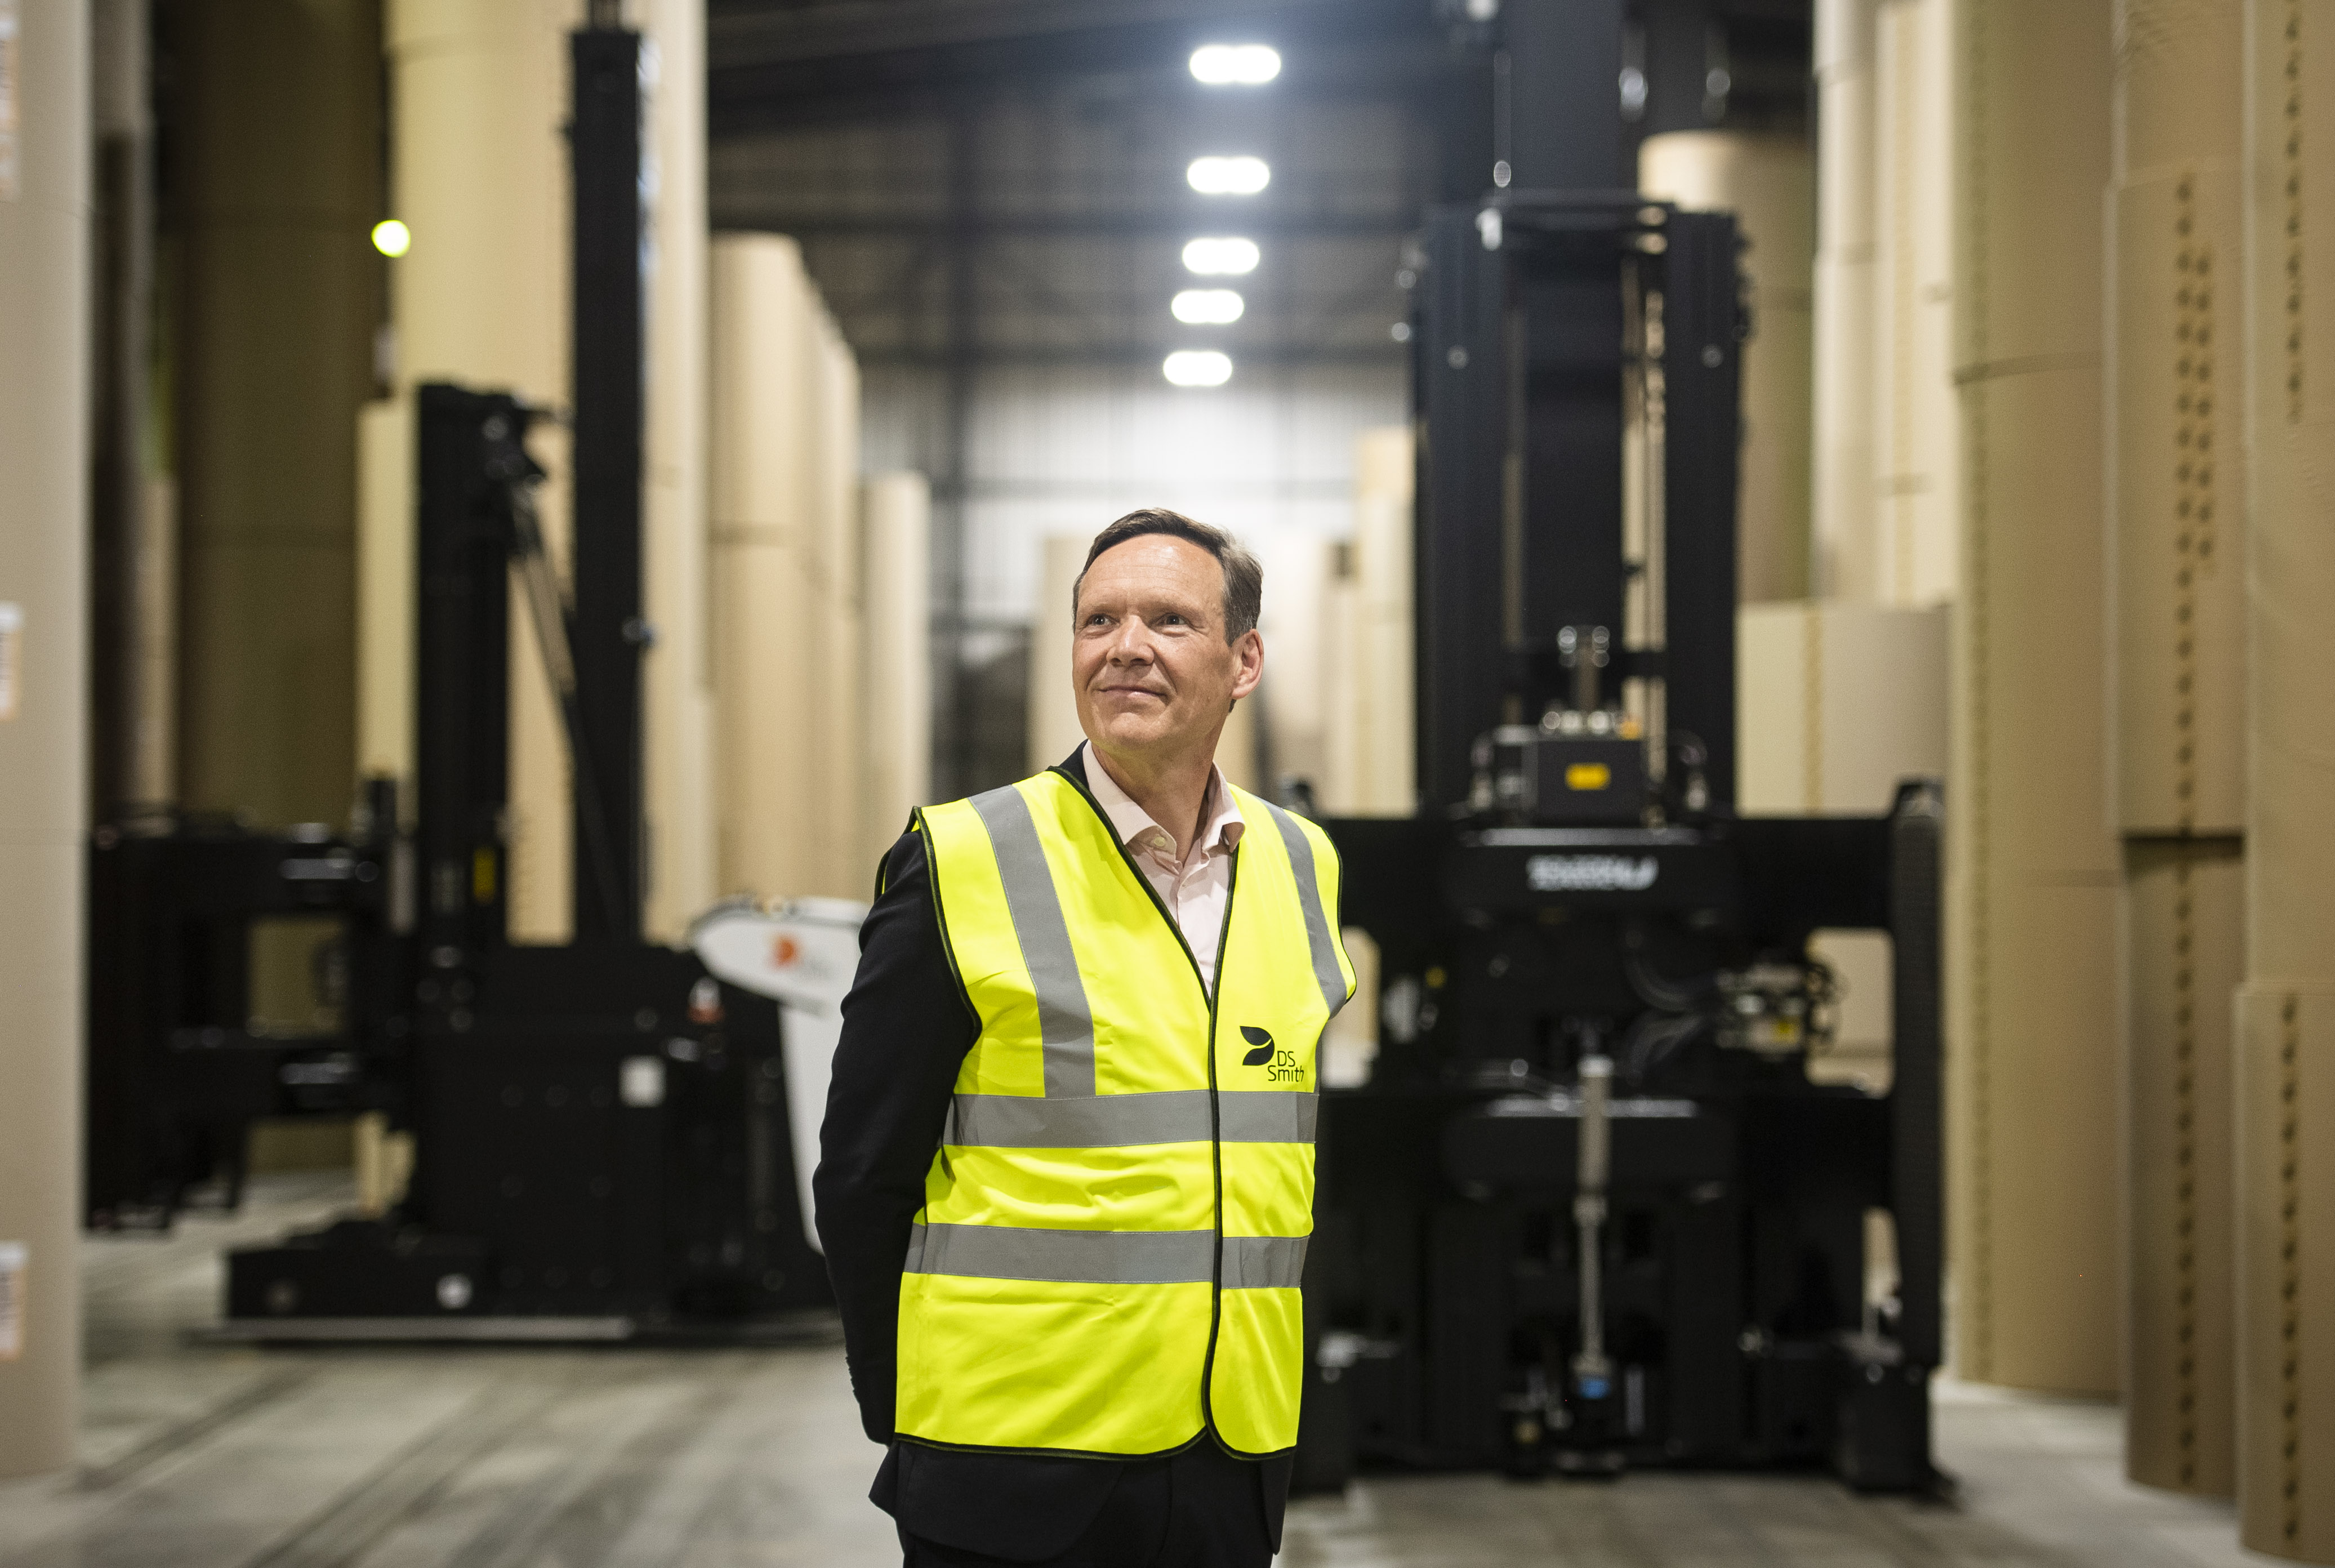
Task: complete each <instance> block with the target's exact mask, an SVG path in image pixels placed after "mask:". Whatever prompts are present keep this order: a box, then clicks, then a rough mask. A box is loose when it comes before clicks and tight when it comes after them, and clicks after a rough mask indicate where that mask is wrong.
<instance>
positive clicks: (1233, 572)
mask: <svg viewBox="0 0 2335 1568" xmlns="http://www.w3.org/2000/svg"><path fill="white" fill-rule="evenodd" d="M1146 534H1166V535H1168V537H1171V538H1177V539H1188V540H1190V541H1191V542H1192V543H1193V544H1196V545H1197V546H1199V547H1200V548H1202V549H1204V550H1206V551H1207V552H1208V554H1210V555H1212V556H1214V557H1216V565H1218V566H1222V567H1223V568H1224V570H1225V641H1226V642H1227V643H1237V642H1239V641H1240V640H1241V639H1242V638H1243V637H1245V636H1247V635H1248V634H1250V633H1251V632H1254V631H1255V630H1256V619H1257V616H1258V615H1259V614H1261V613H1262V612H1263V610H1264V567H1263V566H1259V565H1258V564H1257V559H1256V557H1255V556H1252V555H1250V554H1249V553H1248V551H1247V550H1246V549H1245V548H1243V547H1242V546H1241V542H1240V541H1239V540H1238V539H1235V538H1234V537H1232V536H1231V535H1230V534H1228V533H1226V532H1225V530H1224V529H1222V528H1216V526H1214V525H1213V524H1209V523H1204V522H1201V521H1200V520H1199V519H1198V518H1187V517H1186V516H1185V515H1184V514H1183V513H1181V512H1171V511H1169V510H1168V508H1166V507H1144V508H1140V509H1139V510H1137V511H1132V512H1129V513H1128V514H1127V516H1125V517H1123V518H1119V520H1118V521H1117V522H1115V523H1113V524H1111V525H1110V526H1109V528H1105V529H1103V531H1102V532H1100V533H1099V534H1097V535H1096V536H1095V537H1094V543H1093V544H1091V545H1090V546H1088V547H1087V564H1086V565H1085V566H1080V568H1079V576H1078V581H1076V582H1074V583H1072V584H1071V619H1072V620H1073V621H1075V620H1076V619H1077V618H1078V614H1079V593H1080V590H1081V589H1083V588H1084V587H1085V586H1086V585H1087V573H1089V572H1090V571H1091V570H1093V569H1094V564H1095V559H1096V557H1099V556H1100V555H1101V554H1102V553H1103V552H1104V551H1105V550H1108V549H1110V548H1112V547H1115V546H1118V545H1123V544H1125V543H1127V541H1128V540H1129V539H1139V538H1141V537H1143V536H1144V535H1146Z"/></svg>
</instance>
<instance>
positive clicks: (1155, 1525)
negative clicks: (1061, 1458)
mask: <svg viewBox="0 0 2335 1568" xmlns="http://www.w3.org/2000/svg"><path fill="white" fill-rule="evenodd" d="M1080 1463H1081V1465H1082V1466H1083V1465H1085V1464H1093V1465H1097V1466H1099V1467H1100V1469H1101V1470H1102V1471H1103V1472H1105V1473H1106V1474H1107V1475H1108V1476H1109V1481H1108V1484H1107V1486H1108V1490H1107V1494H1106V1495H1104V1497H1103V1498H1102V1500H1101V1506H1100V1509H1098V1510H1097V1511H1096V1513H1095V1514H1094V1515H1093V1522H1092V1523H1091V1524H1088V1525H1087V1527H1086V1529H1085V1530H1084V1531H1083V1532H1082V1533H1080V1534H1079V1535H1078V1536H1077V1537H1076V1538H1075V1539H1074V1540H1072V1541H1071V1544H1070V1545H1069V1547H1068V1548H1066V1549H1065V1550H1063V1551H1061V1552H1059V1553H1054V1554H1053V1555H1051V1556H1043V1557H1035V1558H1024V1557H998V1556H992V1555H990V1554H988V1553H981V1552H974V1551H969V1550H967V1549H965V1548H964V1547H961V1546H952V1545H948V1544H945V1543H943V1542H940V1541H935V1540H932V1539H929V1538H927V1537H925V1536H923V1535H918V1534H912V1533H911V1532H910V1531H909V1530H908V1528H907V1526H906V1525H905V1524H904V1525H902V1526H901V1527H900V1546H901V1550H902V1551H903V1553H905V1554H906V1556H905V1565H906V1568H1008V1565H1009V1564H1010V1565H1012V1568H1268V1565H1269V1564H1270V1563H1272V1561H1273V1553H1274V1545H1275V1542H1274V1537H1275V1536H1277V1535H1278V1534H1280V1531H1279V1530H1278V1529H1276V1528H1274V1525H1275V1524H1278V1523H1279V1517H1278V1516H1279V1515H1280V1513H1281V1503H1282V1498H1281V1497H1280V1496H1278V1495H1271V1496H1269V1495H1267V1494H1268V1492H1282V1491H1285V1489H1286V1486H1287V1476H1286V1473H1285V1472H1286V1466H1285V1465H1283V1466H1278V1467H1277V1469H1276V1473H1275V1474H1274V1475H1272V1476H1268V1474H1267V1472H1268V1469H1270V1468H1275V1467H1274V1466H1268V1465H1265V1464H1258V1463H1255V1462H1253V1461H1250V1460H1245V1459H1235V1458H1234V1457H1232V1456H1230V1455H1229V1454H1226V1452H1225V1451H1224V1450H1223V1449H1221V1448H1219V1447H1216V1444H1214V1443H1213V1442H1209V1441H1207V1440H1206V1439H1205V1438H1204V1439H1202V1440H1201V1441H1200V1442H1197V1443H1196V1444H1194V1445H1193V1446H1192V1447H1188V1448H1187V1449H1185V1450H1184V1451H1183V1452H1182V1453H1180V1454H1176V1455H1173V1456H1171V1457H1168V1458H1165V1459H1140V1460H1133V1461H1127V1462H1110V1461H1083V1462H1080ZM1274 1480H1278V1481H1279V1482H1280V1483H1281V1485H1280V1486H1273V1485H1271V1483H1272V1482H1273V1481H1274ZM920 1523H922V1521H920ZM949 1533H950V1534H954V1532H953V1531H952V1532H949Z"/></svg>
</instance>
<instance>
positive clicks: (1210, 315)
mask: <svg viewBox="0 0 2335 1568" xmlns="http://www.w3.org/2000/svg"><path fill="white" fill-rule="evenodd" d="M1168 309H1169V310H1172V311H1174V312H1175V313H1176V319H1177V321H1180V322H1182V323H1183V324H1185V325H1186V326H1223V325H1224V324H1226V323H1227V322H1235V321H1238V320H1240V318H1241V296H1240V295H1238V294H1237V293H1235V291H1234V290H1232V289H1229V288H1187V289H1185V290H1184V291H1183V292H1182V293H1180V294H1178V295H1177V296H1176V297H1175V298H1174V299H1172V300H1170V301H1168Z"/></svg>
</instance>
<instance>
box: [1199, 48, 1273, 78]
mask: <svg viewBox="0 0 2335 1568" xmlns="http://www.w3.org/2000/svg"><path fill="white" fill-rule="evenodd" d="M1192 74H1193V75H1194V76H1196V77H1197V78H1198V79H1199V80H1201V81H1202V82H1206V83H1207V84H1208V85H1209V86H1211V87H1257V86H1262V85H1263V84H1264V83H1265V82H1270V81H1272V80H1273V79H1274V77H1276V76H1278V75H1280V74H1281V55H1280V53H1278V52H1277V51H1275V50H1273V49H1270V48H1267V47H1266V46H1265V45H1264V44H1203V45H1202V46H1201V47H1199V48H1197V49H1196V50H1194V51H1193V52H1192Z"/></svg>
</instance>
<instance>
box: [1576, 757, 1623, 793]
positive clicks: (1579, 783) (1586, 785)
mask: <svg viewBox="0 0 2335 1568" xmlns="http://www.w3.org/2000/svg"><path fill="white" fill-rule="evenodd" d="M1612 782H1613V769H1611V768H1608V767H1607V766H1605V764H1604V763H1603V762H1575V763H1573V764H1572V765H1571V766H1569V767H1567V768H1566V769H1565V788H1566V789H1604V788H1605V786H1607V785H1608V784H1611V783H1612Z"/></svg>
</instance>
